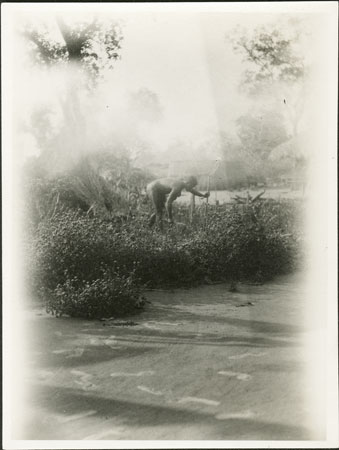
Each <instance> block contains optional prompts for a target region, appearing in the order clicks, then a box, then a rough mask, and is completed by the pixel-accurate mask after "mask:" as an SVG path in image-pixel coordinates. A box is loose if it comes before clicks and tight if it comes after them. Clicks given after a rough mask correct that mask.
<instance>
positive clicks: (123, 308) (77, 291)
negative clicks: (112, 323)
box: [42, 271, 144, 319]
mask: <svg viewBox="0 0 339 450" xmlns="http://www.w3.org/2000/svg"><path fill="white" fill-rule="evenodd" d="M42 294H43V296H44V298H45V301H46V306H47V312H50V313H52V314H53V315H56V316H57V317H58V316H61V315H63V314H67V315H69V316H71V317H83V318H86V319H98V318H103V317H107V318H108V317H112V316H123V315H125V314H130V313H133V312H135V310H136V309H137V308H141V307H142V306H143V304H144V297H143V296H142V295H141V290H140V288H139V285H138V283H137V282H136V280H135V277H134V274H133V273H132V274H131V275H129V276H121V275H119V274H117V273H114V272H112V271H104V272H103V274H102V276H101V277H100V278H98V279H96V280H92V281H86V282H85V281H82V282H81V281H80V280H79V279H78V278H76V277H75V278H68V277H67V278H66V281H65V282H64V283H63V284H58V285H57V287H56V288H55V289H43V290H42Z"/></svg>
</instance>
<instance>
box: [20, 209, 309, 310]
mask: <svg viewBox="0 0 339 450" xmlns="http://www.w3.org/2000/svg"><path fill="white" fill-rule="evenodd" d="M181 208H183V207H181ZM182 212H183V211H181V213H182ZM187 217H188V213H187ZM298 217H299V219H298ZM146 219H147V218H145V217H144V216H141V215H139V216H136V217H134V218H131V219H129V220H126V221H125V222H114V221H112V220H107V218H106V219H103V218H100V217H89V216H88V215H86V214H84V213H83V212H81V211H61V212H59V213H57V214H56V215H55V216H54V217H53V218H47V219H45V220H43V221H41V222H40V224H39V225H38V228H37V231H36V233H35V237H34V240H33V241H32V246H31V248H32V251H31V254H32V258H33V259H32V261H31V264H29V268H30V269H29V270H30V276H29V279H30V283H31V287H32V289H33V292H40V294H41V295H42V296H43V298H45V299H46V301H47V304H48V309H49V311H51V312H53V313H54V314H56V315H60V314H63V313H64V314H69V315H72V316H81V317H88V318H96V317H102V316H107V315H117V314H118V315H119V314H120V315H121V314H126V313H128V312H133V311H134V310H135V308H137V307H140V305H142V303H143V301H142V295H141V288H140V287H141V286H144V287H153V288H155V287H169V286H185V285H186V286H191V285H194V284H199V283H204V282H205V281H206V280H212V281H213V280H243V279H245V280H249V279H251V280H260V281H263V280H265V279H269V278H271V277H273V276H275V275H278V274H282V273H288V272H289V271H292V270H295V269H296V268H297V267H298V265H300V264H301V262H302V249H303V247H302V242H303V239H302V234H301V230H302V228H303V227H302V226H301V224H300V208H298V205H297V204H295V203H292V202H286V203H277V202H261V203H257V204H253V205H233V206H232V207H229V206H226V205H223V206H219V207H216V206H209V211H208V212H207V214H206V210H205V209H204V208H200V209H198V211H197V213H196V217H195V220H194V222H193V224H191V225H190V224H187V227H186V228H185V229H184V230H179V229H177V228H176V227H175V226H174V227H168V228H167V229H166V230H165V232H163V233H160V232H159V231H158V230H156V229H153V230H150V229H149V228H148V226H147V220H146Z"/></svg>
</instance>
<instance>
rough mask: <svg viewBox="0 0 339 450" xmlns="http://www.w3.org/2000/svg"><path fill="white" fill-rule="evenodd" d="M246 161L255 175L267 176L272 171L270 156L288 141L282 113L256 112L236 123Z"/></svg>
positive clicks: (270, 111) (239, 119) (244, 116)
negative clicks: (275, 149) (277, 147)
mask: <svg viewBox="0 0 339 450" xmlns="http://www.w3.org/2000/svg"><path fill="white" fill-rule="evenodd" d="M236 124H237V132H238V137H239V140H240V142H241V147H242V154H243V155H244V161H245V162H246V164H247V166H248V168H249V169H250V171H251V173H252V174H253V175H257V176H264V177H265V176H267V175H268V174H269V172H270V170H271V169H272V167H271V166H272V162H271V160H269V158H268V157H269V155H270V153H271V152H272V149H274V148H275V147H276V146H278V145H280V144H282V143H283V142H285V141H286V140H287V139H288V134H287V132H286V129H285V127H284V124H283V119H282V116H281V114H280V113H278V112H276V111H272V110H264V109H261V111H260V110H255V111H253V112H249V113H248V114H246V115H243V116H241V117H239V118H238V119H237V121H236Z"/></svg>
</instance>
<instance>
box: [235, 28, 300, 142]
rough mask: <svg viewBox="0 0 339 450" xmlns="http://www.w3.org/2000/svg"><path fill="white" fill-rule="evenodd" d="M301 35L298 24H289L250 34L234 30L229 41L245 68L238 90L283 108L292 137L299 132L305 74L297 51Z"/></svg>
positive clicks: (257, 30)
mask: <svg viewBox="0 0 339 450" xmlns="http://www.w3.org/2000/svg"><path fill="white" fill-rule="evenodd" d="M301 34H302V33H301V29H300V24H299V23H296V22H295V21H294V22H293V23H292V22H291V21H290V22H289V23H287V24H284V27H279V26H278V25H275V24H274V25H272V26H266V27H259V28H256V29H255V30H254V31H253V32H252V33H250V34H248V33H246V32H243V31H238V32H236V33H234V34H232V38H231V42H232V44H233V48H234V50H235V51H236V52H238V53H240V54H241V55H242V56H243V62H244V63H245V64H246V66H247V68H246V69H245V70H244V73H243V77H242V80H241V82H240V86H241V88H242V89H243V90H244V91H245V92H246V93H247V94H248V95H249V96H251V97H253V98H254V99H258V98H261V99H265V101H266V102H268V101H270V102H271V103H272V102H275V106H277V105H278V106H279V110H282V109H283V110H284V115H285V119H286V121H287V122H288V125H289V127H290V132H291V135H292V136H296V135H297V134H298V132H299V124H300V120H301V117H302V113H303V107H304V100H305V82H306V78H307V73H308V69H307V64H306V62H305V55H304V54H302V52H301V51H300V50H299V49H298V44H299V42H300V39H301ZM272 106H273V105H272Z"/></svg>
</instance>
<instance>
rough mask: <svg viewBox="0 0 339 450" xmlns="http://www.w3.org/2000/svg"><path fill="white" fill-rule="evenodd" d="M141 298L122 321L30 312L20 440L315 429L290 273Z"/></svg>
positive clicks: (296, 285)
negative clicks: (233, 287) (232, 287)
mask: <svg viewBox="0 0 339 450" xmlns="http://www.w3.org/2000/svg"><path fill="white" fill-rule="evenodd" d="M148 298H149V300H151V302H152V303H151V305H149V306H148V307H147V309H146V311H145V312H143V313H142V314H141V315H139V316H134V317H131V318H129V319H128V320H130V321H133V324H130V325H129V326H121V325H122V323H121V320H120V321H118V323H117V322H115V321H86V320H75V319H70V318H59V319H56V318H53V317H50V316H48V315H47V314H45V313H44V311H43V310H42V309H39V308H35V309H33V310H32V309H30V310H29V311H26V313H25V321H26V329H27V330H28V331H27V340H26V341H27V348H28V350H27V355H26V356H27V366H28V368H27V370H26V371H25V383H26V398H25V403H26V405H27V408H26V409H25V411H26V412H25V414H24V423H23V424H21V425H20V427H19V426H18V427H19V429H18V430H17V431H16V436H15V437H16V438H17V439H37V440H38V439H47V440H52V439H53V440H54V439H57V440H58V439H72V440H78V439H90V440H99V439H109V440H119V439H129V440H136V439H137V440H148V439H152V440H154V439H155V440H158V439H161V440H173V439H182V440H184V439H190V440H201V439H209V440H217V439H222V440H247V439H251V440H307V439H323V436H321V435H319V432H317V433H318V434H315V433H316V432H315V430H314V428H313V427H312V425H311V423H310V411H309V405H308V403H307V401H306V398H307V389H308V388H307V386H306V385H305V383H304V381H305V378H304V377H305V370H306V369H307V368H308V366H309V364H310V358H311V357H310V355H309V354H308V353H307V352H305V349H304V346H303V342H304V337H305V335H306V334H307V333H308V332H309V330H307V329H306V328H305V327H304V325H303V323H304V322H303V319H302V317H303V311H304V308H305V304H306V301H307V299H306V298H305V291H304V288H303V285H302V284H301V282H300V280H299V279H298V278H297V277H292V278H291V277H288V278H284V277H283V278H280V279H278V280H276V281H274V282H271V283H268V284H265V285H262V286H253V285H240V286H239V291H238V292H235V293H231V292H229V291H228V286H227V285H222V284H221V285H214V286H204V287H200V288H194V289H190V290H175V291H153V292H149V293H148ZM119 323H120V324H119Z"/></svg>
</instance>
